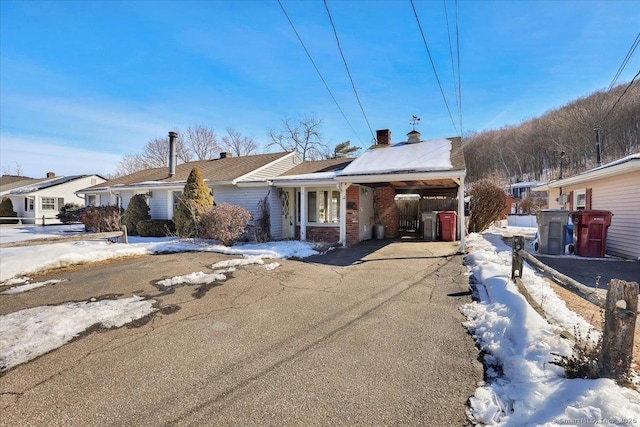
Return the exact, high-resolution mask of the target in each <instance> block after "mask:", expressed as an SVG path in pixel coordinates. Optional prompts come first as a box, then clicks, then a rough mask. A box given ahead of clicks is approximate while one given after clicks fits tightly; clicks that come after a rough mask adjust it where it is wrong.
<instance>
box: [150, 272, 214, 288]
mask: <svg viewBox="0 0 640 427" xmlns="http://www.w3.org/2000/svg"><path fill="white" fill-rule="evenodd" d="M224 280H227V276H225V275H224V274H222V273H211V274H207V273H203V272H202V271H197V272H195V273H189V274H185V275H183V276H175V277H172V278H170V279H164V280H160V281H158V282H156V284H157V285H159V286H165V287H169V286H177V285H183V284H186V285H202V284H206V283H213V282H215V281H224Z"/></svg>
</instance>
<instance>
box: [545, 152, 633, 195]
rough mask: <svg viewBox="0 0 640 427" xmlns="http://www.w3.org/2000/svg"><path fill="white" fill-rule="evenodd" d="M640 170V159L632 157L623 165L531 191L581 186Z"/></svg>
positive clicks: (602, 168) (550, 183) (589, 172)
mask: <svg viewBox="0 0 640 427" xmlns="http://www.w3.org/2000/svg"><path fill="white" fill-rule="evenodd" d="M614 163H615V162H614ZM638 169H640V158H637V157H632V158H630V159H629V160H627V161H625V162H624V163H617V164H614V165H611V166H607V165H604V166H601V167H599V168H597V169H591V170H588V171H586V172H582V173H581V174H579V175H575V176H572V177H570V178H563V179H559V180H557V181H551V182H549V183H547V184H545V185H541V186H539V187H534V188H532V190H533V191H546V190H548V189H549V188H559V187H565V186H569V185H574V184H581V183H583V182H589V181H595V180H598V179H602V178H608V177H611V176H616V175H622V174H624V173H629V172H633V171H636V170H638Z"/></svg>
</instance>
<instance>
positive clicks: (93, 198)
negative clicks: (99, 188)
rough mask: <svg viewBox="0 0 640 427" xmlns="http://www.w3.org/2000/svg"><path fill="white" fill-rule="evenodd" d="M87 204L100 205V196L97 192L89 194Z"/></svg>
mask: <svg viewBox="0 0 640 427" xmlns="http://www.w3.org/2000/svg"><path fill="white" fill-rule="evenodd" d="M87 206H98V196H97V195H95V194H88V195H87Z"/></svg>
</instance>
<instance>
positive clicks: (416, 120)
mask: <svg viewBox="0 0 640 427" xmlns="http://www.w3.org/2000/svg"><path fill="white" fill-rule="evenodd" d="M409 124H410V125H411V126H413V130H416V125H419V124H420V117H418V116H411V121H410V122H409Z"/></svg>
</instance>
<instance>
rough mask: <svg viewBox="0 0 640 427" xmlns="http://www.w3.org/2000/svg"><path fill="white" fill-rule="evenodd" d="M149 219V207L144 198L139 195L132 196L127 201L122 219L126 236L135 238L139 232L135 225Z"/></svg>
mask: <svg viewBox="0 0 640 427" xmlns="http://www.w3.org/2000/svg"><path fill="white" fill-rule="evenodd" d="M148 219H151V215H149V205H148V204H147V202H146V200H145V199H144V196H143V195H141V194H136V195H134V196H133V197H132V198H131V200H129V205H128V206H127V210H126V211H125V212H124V216H123V217H122V223H123V224H124V225H126V226H127V234H128V235H130V236H137V235H138V234H139V231H138V230H137V227H136V226H137V224H138V223H139V222H140V221H145V220H148Z"/></svg>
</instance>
